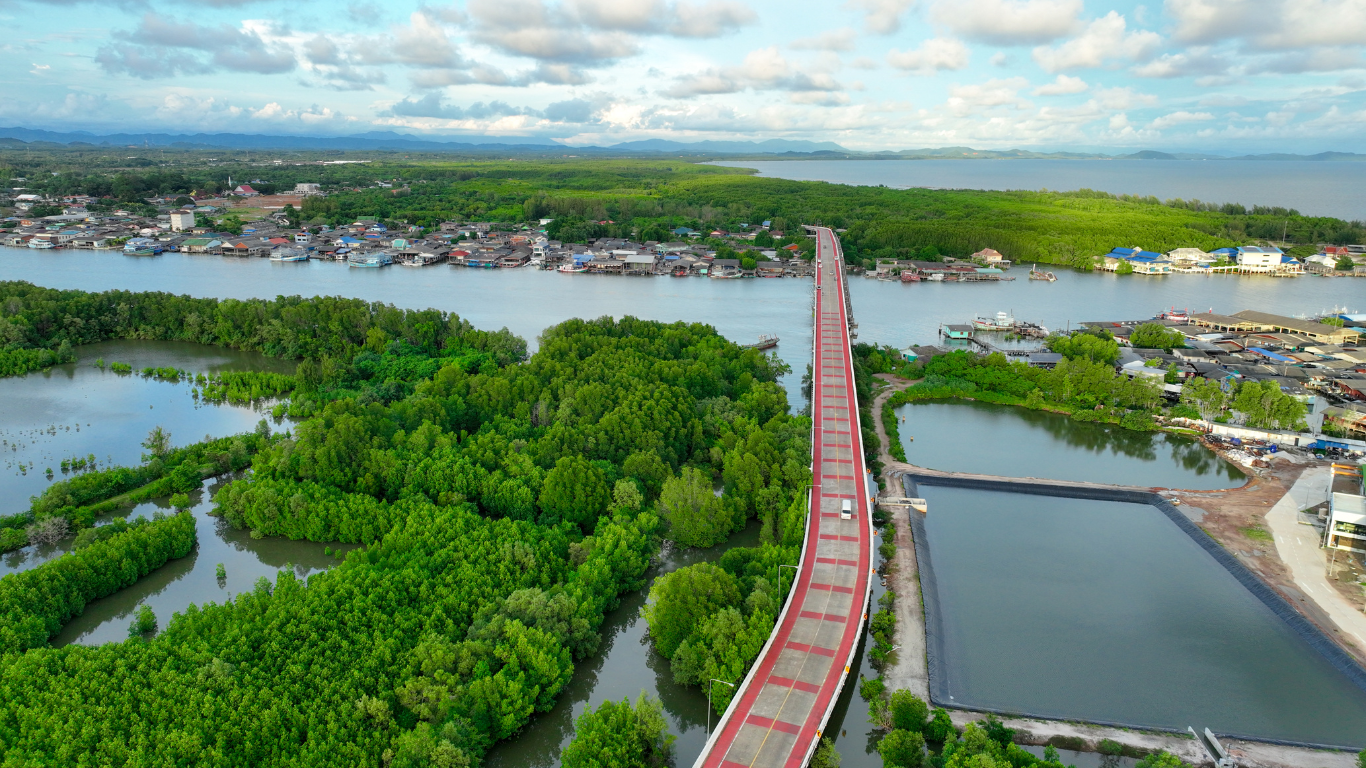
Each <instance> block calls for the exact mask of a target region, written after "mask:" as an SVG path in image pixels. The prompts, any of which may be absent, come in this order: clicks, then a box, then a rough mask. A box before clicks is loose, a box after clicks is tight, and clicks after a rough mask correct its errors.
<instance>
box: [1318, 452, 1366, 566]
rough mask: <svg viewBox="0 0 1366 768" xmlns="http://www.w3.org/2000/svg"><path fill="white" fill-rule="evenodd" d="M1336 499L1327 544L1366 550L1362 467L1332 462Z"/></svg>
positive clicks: (1365, 517)
mask: <svg viewBox="0 0 1366 768" xmlns="http://www.w3.org/2000/svg"><path fill="white" fill-rule="evenodd" d="M1332 491H1333V501H1332V506H1331V508H1330V510H1329V512H1328V530H1327V531H1326V533H1325V536H1326V537H1327V545H1328V546H1330V547H1333V548H1334V549H1346V550H1351V551H1353V552H1366V498H1363V496H1362V487H1361V468H1360V467H1354V466H1352V465H1350V464H1334V465H1333V485H1332Z"/></svg>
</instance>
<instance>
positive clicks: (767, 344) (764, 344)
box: [745, 333, 778, 349]
mask: <svg viewBox="0 0 1366 768" xmlns="http://www.w3.org/2000/svg"><path fill="white" fill-rule="evenodd" d="M745 346H746V347H749V348H750V349H773V348H774V347H776V346H778V337H777V336H776V335H775V334H772V333H765V334H762V335H760V336H759V340H758V341H756V342H754V343H753V344H746V345H745Z"/></svg>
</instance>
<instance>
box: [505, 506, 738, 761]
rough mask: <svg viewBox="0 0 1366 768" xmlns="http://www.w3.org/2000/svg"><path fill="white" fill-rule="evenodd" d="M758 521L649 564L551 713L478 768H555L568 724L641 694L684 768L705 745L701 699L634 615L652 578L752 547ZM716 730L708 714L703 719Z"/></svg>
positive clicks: (570, 734) (605, 623)
mask: <svg viewBox="0 0 1366 768" xmlns="http://www.w3.org/2000/svg"><path fill="white" fill-rule="evenodd" d="M760 528H761V525H760V523H759V521H757V520H752V521H750V523H749V525H748V526H746V527H745V529H744V530H742V531H739V532H738V533H736V534H735V535H733V536H731V537H730V539H728V540H727V541H726V543H724V544H721V545H719V546H716V547H710V548H708V549H687V550H679V549H671V550H670V551H669V552H668V553H666V554H665V555H664V556H663V557H662V558H661V560H660V561H659V562H658V563H657V564H656V565H654V566H653V567H652V568H651V569H650V572H649V574H648V582H647V583H646V585H645V587H644V588H642V589H640V590H638V591H636V592H631V593H628V594H625V595H622V596H621V605H619V606H618V607H617V608H616V610H614V611H612V612H610V613H608V614H607V617H606V619H605V620H604V621H603V623H602V628H601V629H600V630H599V634H600V635H601V637H602V643H601V645H600V646H599V647H598V652H597V653H595V654H593V655H592V656H590V657H588V658H586V659H584V660H583V661H580V662H579V663H578V664H577V665H575V667H574V676H573V677H572V678H571V679H570V681H569V684H568V685H566V686H565V687H564V690H562V691H561V692H560V695H559V698H558V699H557V700H556V702H555V707H554V708H553V709H551V710H550V711H549V712H546V713H545V714H541V715H537V716H536V717H535V718H534V719H532V721H531V723H530V724H528V725H527V727H526V728H524V729H522V732H521V733H519V734H518V735H516V736H514V737H512V738H511V739H509V740H507V741H504V742H501V743H499V744H497V745H496V746H494V748H493V750H492V751H490V752H489V754H488V757H487V758H486V759H485V761H484V764H485V765H487V766H489V768H513V767H514V766H516V768H523V767H524V766H525V768H551V766H556V765H559V762H560V752H561V751H562V750H564V748H565V747H566V746H568V745H569V742H570V741H572V740H573V739H574V721H575V720H576V719H577V718H578V717H579V716H580V715H582V714H583V713H584V711H585V710H588V709H597V708H598V706H599V705H600V704H602V703H603V702H604V701H608V700H611V701H621V700H622V699H630V700H631V701H632V702H635V700H636V697H637V696H639V695H640V692H641V691H645V692H647V693H649V694H650V695H651V696H653V697H655V698H656V699H658V700H659V702H660V703H661V704H662V705H663V707H664V717H665V719H666V720H667V721H668V723H669V732H670V733H672V734H673V735H674V736H675V737H677V740H676V741H675V742H674V755H675V760H674V764H675V765H677V766H689V765H692V763H693V761H694V760H696V759H697V756H698V755H700V754H702V747H703V745H705V744H706V729H707V722H708V716H707V697H706V694H705V693H704V692H703V690H702V689H701V688H699V687H697V686H683V685H677V684H675V683H674V681H673V673H672V672H671V671H670V670H669V660H668V659H666V658H664V657H662V656H660V655H659V654H657V653H655V652H654V651H653V650H652V649H651V648H650V628H649V625H648V624H647V623H646V622H645V618H644V617H643V616H641V615H640V609H641V608H642V607H643V606H644V605H645V598H646V597H647V596H648V595H649V592H650V585H652V584H654V580H655V579H656V578H658V577H659V576H661V575H663V574H665V573H670V572H672V571H676V570H678V569H679V568H683V567H686V566H689V565H693V564H695V563H702V562H711V561H714V560H717V559H718V558H720V557H721V555H723V554H725V553H726V551H727V550H730V549H732V548H734V547H755V546H758V545H759V530H760ZM710 722H711V725H712V726H713V727H715V725H716V715H715V714H713V715H711V720H710Z"/></svg>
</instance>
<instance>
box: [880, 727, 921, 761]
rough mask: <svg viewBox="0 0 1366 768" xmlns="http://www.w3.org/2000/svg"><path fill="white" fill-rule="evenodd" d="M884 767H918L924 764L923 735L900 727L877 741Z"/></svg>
mask: <svg viewBox="0 0 1366 768" xmlns="http://www.w3.org/2000/svg"><path fill="white" fill-rule="evenodd" d="M877 751H878V754H879V755H882V765H883V766H884V768H920V766H922V765H924V764H925V737H924V736H921V735H920V734H919V733H917V732H915V731H905V730H901V729H900V728H897V729H894V730H893V731H892V732H891V733H888V734H887V735H886V736H883V737H882V740H881V741H879V742H878V743H877Z"/></svg>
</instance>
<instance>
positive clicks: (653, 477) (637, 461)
mask: <svg viewBox="0 0 1366 768" xmlns="http://www.w3.org/2000/svg"><path fill="white" fill-rule="evenodd" d="M621 472H622V474H624V475H626V476H627V477H630V478H634V479H635V480H636V481H637V482H639V483H640V487H641V489H642V490H644V491H645V495H646V497H647V498H650V499H654V498H656V497H658V496H659V492H660V491H661V490H663V488H664V482H665V481H666V480H668V479H669V478H670V477H671V476H672V475H673V472H672V470H670V469H669V465H668V464H665V463H664V460H663V459H661V458H659V454H658V453H655V452H654V451H639V452H637V453H633V454H631V455H630V456H627V457H626V461H624V462H622V463H621Z"/></svg>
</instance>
